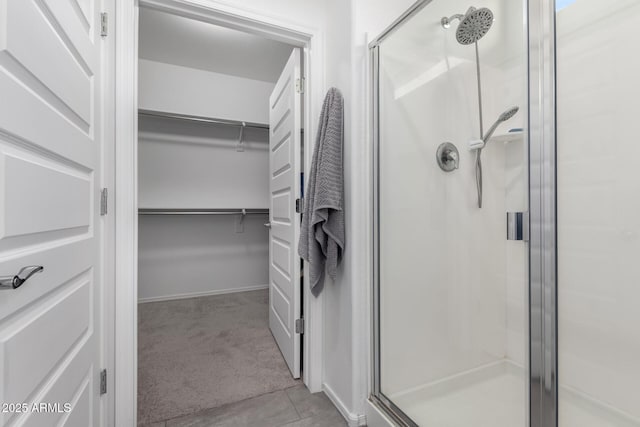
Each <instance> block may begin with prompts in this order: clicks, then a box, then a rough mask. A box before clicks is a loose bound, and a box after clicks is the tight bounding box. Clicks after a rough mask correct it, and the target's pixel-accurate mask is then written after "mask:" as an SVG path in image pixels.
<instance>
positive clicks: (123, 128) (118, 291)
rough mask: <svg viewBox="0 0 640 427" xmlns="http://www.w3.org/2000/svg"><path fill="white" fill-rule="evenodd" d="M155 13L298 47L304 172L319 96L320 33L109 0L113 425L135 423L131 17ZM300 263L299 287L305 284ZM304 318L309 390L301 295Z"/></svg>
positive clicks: (193, 9)
mask: <svg viewBox="0 0 640 427" xmlns="http://www.w3.org/2000/svg"><path fill="white" fill-rule="evenodd" d="M140 7H147V8H152V9H155V10H159V11H163V12H167V13H171V14H174V15H179V16H183V17H187V18H190V19H196V20H199V21H203V22H208V23H211V24H215V25H219V26H223V27H227V28H232V29H236V30H241V31H244V32H247V33H251V34H254V35H258V36H262V37H265V38H269V39H272V40H277V41H281V42H285V43H288V44H291V45H294V46H298V47H300V48H302V51H303V63H304V67H303V76H304V79H305V81H304V94H305V96H304V97H303V114H302V125H303V129H305V131H304V135H303V144H304V159H303V162H304V170H305V171H307V170H309V167H310V164H311V156H312V153H313V145H314V139H313V135H315V134H316V129H317V123H315V122H316V120H314V118H315V117H318V116H319V114H320V107H321V105H322V99H323V96H324V88H325V80H324V66H323V63H324V62H323V60H322V59H323V57H324V34H323V32H322V31H321V30H320V29H319V28H310V27H305V26H300V25H298V24H294V23H292V22H289V21H285V20H282V19H280V18H274V17H271V16H266V15H264V14H262V13H257V12H254V11H250V10H246V9H242V8H238V7H234V6H230V5H229V4H224V3H220V2H218V1H216V0H134V1H131V0H116V14H115V21H116V31H115V38H116V74H115V77H116V87H115V96H116V101H115V123H116V127H115V140H116V142H115V148H116V153H115V191H114V194H115V197H114V205H115V208H114V213H115V304H114V305H115V323H114V326H115V332H114V335H115V362H114V365H115V367H114V383H115V384H114V393H115V396H114V398H115V409H114V411H115V416H114V421H115V422H114V424H115V425H117V426H132V427H133V426H134V425H136V422H137V420H136V413H137V320H138V316H137V314H138V308H137V305H138V278H137V275H138V269H137V264H138V253H137V252H138V214H137V206H138V203H137V202H138V192H137V179H138V167H137V157H138V155H137V151H138V135H137V131H138V114H137V110H138V16H139V8H140ZM307 270H308V265H307V263H306V262H305V264H304V281H303V283H301V286H303V289H305V288H306V289H308V286H309V284H308V277H309V275H308V274H307ZM302 304H303V310H304V316H305V322H304V328H305V330H304V335H303V344H302V349H303V359H302V361H303V366H304V370H303V374H302V379H303V381H304V383H305V384H306V385H307V387H308V388H309V390H310V391H311V392H318V391H321V390H322V376H323V373H322V369H323V360H322V355H323V352H322V348H323V330H322V325H323V297H322V294H321V295H319V296H318V297H314V296H312V295H311V292H303V301H302Z"/></svg>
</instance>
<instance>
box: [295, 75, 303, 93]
mask: <svg viewBox="0 0 640 427" xmlns="http://www.w3.org/2000/svg"><path fill="white" fill-rule="evenodd" d="M296 92H297V93H304V77H300V78H299V79H296Z"/></svg>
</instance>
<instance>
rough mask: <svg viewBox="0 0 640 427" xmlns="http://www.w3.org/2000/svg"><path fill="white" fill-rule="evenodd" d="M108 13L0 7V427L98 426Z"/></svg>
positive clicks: (31, 4) (7, 0)
mask: <svg viewBox="0 0 640 427" xmlns="http://www.w3.org/2000/svg"><path fill="white" fill-rule="evenodd" d="M100 12H101V10H100V2H99V1H97V0H0V276H8V277H3V279H4V280H3V281H2V289H1V290H0V403H1V404H2V405H3V406H2V408H0V409H1V410H0V426H34V427H46V426H54V425H55V426H78V427H80V426H82V427H87V426H100V425H101V424H102V423H101V421H100V420H101V419H102V416H101V412H102V411H101V405H100V387H99V377H100V370H101V357H100V354H101V343H102V339H101V336H102V335H101V334H102V332H101V331H102V323H101V321H100V318H101V315H102V306H101V301H102V299H101V294H102V292H101V290H102V287H101V286H102V285H101V274H102V273H101V263H100V261H99V259H100V242H101V235H100V228H101V227H100V212H99V199H100V183H101V173H100V165H101V159H102V157H101V151H102V142H103V141H102V139H103V138H102V137H101V135H102V132H103V129H102V122H101V117H102V114H103V111H102V108H101V101H102V99H103V98H102V96H101V87H102V83H103V82H102V80H101V73H100V71H101V68H102V65H103V61H102V57H103V55H102V52H103V48H104V45H105V42H104V41H103V40H102V38H101V34H100V33H101V28H100ZM29 266H34V267H33V268H30V269H26V270H24V271H22V273H20V274H18V273H19V272H20V270H21V269H23V267H29ZM35 266H42V267H43V269H42V271H38V270H36V267H35ZM33 271H35V273H34V274H33V275H32V276H31V277H30V278H29V279H28V280H26V281H24V283H21V284H20V282H21V280H13V277H14V276H16V275H18V276H19V277H20V279H24V278H26V277H27V275H28V273H29V272H33ZM16 285H20V286H19V287H16Z"/></svg>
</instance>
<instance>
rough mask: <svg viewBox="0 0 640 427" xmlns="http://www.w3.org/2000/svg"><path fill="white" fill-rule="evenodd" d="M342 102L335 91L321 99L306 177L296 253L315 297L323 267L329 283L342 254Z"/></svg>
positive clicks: (340, 95)
mask: <svg viewBox="0 0 640 427" xmlns="http://www.w3.org/2000/svg"><path fill="white" fill-rule="evenodd" d="M343 109H344V107H343V100H342V94H341V93H340V91H339V90H338V89H336V88H331V89H329V92H327V96H326V97H325V98H324V104H323V106H322V114H321V115H320V123H319V124H318V134H317V136H316V145H315V149H314V152H313V160H312V161H311V171H310V172H309V174H308V177H309V178H308V183H307V191H306V193H305V195H304V210H303V213H302V226H301V230H300V242H299V245H298V253H299V254H300V256H301V257H302V258H304V259H305V260H306V261H308V262H309V267H310V268H309V270H310V271H309V282H310V284H311V289H312V291H313V292H314V293H315V294H317V293H318V292H319V291H320V290H321V289H322V286H318V285H319V284H321V282H322V279H323V276H324V271H325V267H326V271H327V274H328V275H329V277H331V279H332V280H335V279H336V274H337V271H338V265H339V264H340V261H341V260H342V252H343V251H344V243H345V242H344V209H343V208H344V179H343V164H342V145H343V138H344V135H343V123H344V118H343Z"/></svg>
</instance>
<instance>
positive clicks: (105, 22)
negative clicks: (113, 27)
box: [100, 12, 109, 37]
mask: <svg viewBox="0 0 640 427" xmlns="http://www.w3.org/2000/svg"><path fill="white" fill-rule="evenodd" d="M108 34H109V14H108V13H107V12H102V13H101V14H100V35H101V36H102V37H107V35H108Z"/></svg>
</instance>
